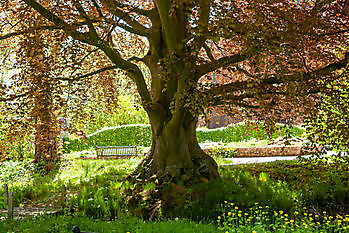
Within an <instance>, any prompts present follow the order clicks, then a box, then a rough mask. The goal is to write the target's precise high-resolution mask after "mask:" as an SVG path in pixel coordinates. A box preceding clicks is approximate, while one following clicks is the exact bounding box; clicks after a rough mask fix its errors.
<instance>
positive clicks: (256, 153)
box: [234, 146, 302, 158]
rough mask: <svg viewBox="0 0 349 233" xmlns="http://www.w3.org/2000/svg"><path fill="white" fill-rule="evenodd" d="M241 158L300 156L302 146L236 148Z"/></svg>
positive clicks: (237, 155)
mask: <svg viewBox="0 0 349 233" xmlns="http://www.w3.org/2000/svg"><path fill="white" fill-rule="evenodd" d="M234 150H235V151H236V153H237V154H236V155H235V156H234V158H239V157H270V156H298V155H300V154H301V153H302V147H301V146H268V147H246V148H244V147H242V148H234Z"/></svg>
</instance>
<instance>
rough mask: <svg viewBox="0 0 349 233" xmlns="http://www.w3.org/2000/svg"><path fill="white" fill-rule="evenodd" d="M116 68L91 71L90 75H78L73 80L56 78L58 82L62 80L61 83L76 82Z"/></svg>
mask: <svg viewBox="0 0 349 233" xmlns="http://www.w3.org/2000/svg"><path fill="white" fill-rule="evenodd" d="M117 68H118V67H117V66H107V67H103V68H101V69H99V70H95V71H92V72H90V73H87V74H84V75H80V76H77V77H74V78H56V79H58V80H62V81H71V82H73V81H77V80H80V79H84V78H87V77H90V76H93V75H96V74H99V73H102V72H104V71H107V70H113V69H117Z"/></svg>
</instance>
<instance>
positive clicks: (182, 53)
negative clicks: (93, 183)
mask: <svg viewBox="0 0 349 233" xmlns="http://www.w3.org/2000/svg"><path fill="white" fill-rule="evenodd" d="M8 4H9V5H11V4H12V7H13V6H16V5H17V4H21V5H23V6H24V8H23V9H21V11H23V10H24V9H25V10H26V11H27V12H31V13H32V14H33V15H38V14H39V15H40V16H41V17H42V18H43V21H42V22H43V23H42V24H40V25H36V26H35V27H27V26H28V25H25V26H26V27H24V28H15V29H17V30H15V31H13V32H12V34H11V33H10V34H7V35H3V36H1V38H7V37H9V36H11V35H19V34H24V33H28V32H33V31H42V30H59V31H63V32H64V33H65V34H66V35H67V36H69V38H71V40H73V41H74V43H78V42H80V43H81V44H79V45H77V46H81V47H83V46H86V47H85V48H93V49H96V50H98V51H100V52H102V53H103V54H104V59H103V61H101V62H99V63H97V64H96V67H95V69H94V71H92V72H90V73H87V74H86V75H83V76H82V77H83V78H86V77H87V76H90V75H95V74H100V73H101V72H104V71H107V70H111V69H119V70H122V72H123V73H124V74H126V75H127V76H128V77H129V78H130V79H131V80H132V81H133V82H134V83H135V85H136V87H137V91H138V93H139V95H140V98H141V101H142V105H143V107H144V109H145V111H146V112H147V114H148V117H149V120H150V123H151V126H152V135H153V140H152V146H151V150H150V152H149V154H148V155H147V156H146V157H145V158H144V160H143V161H142V162H141V164H140V166H139V167H138V169H137V170H136V171H135V172H134V174H133V176H132V177H133V178H134V179H133V178H132V177H130V182H137V180H147V181H156V182H157V183H160V184H164V183H170V185H169V187H167V188H166V189H161V188H163V187H164V186H161V185H160V190H157V193H156V194H154V195H155V196H156V197H158V198H159V199H161V200H163V201H162V202H156V203H153V204H154V206H153V207H154V208H155V209H156V207H158V206H162V207H165V208H168V209H172V208H174V207H175V206H176V205H177V204H178V205H180V203H182V202H181V197H183V196H184V193H185V187H187V186H191V185H193V184H194V183H197V182H204V181H207V180H211V179H216V178H218V177H219V174H218V172H217V165H216V163H215V161H214V160H213V159H212V158H210V157H209V156H207V155H206V154H205V153H204V152H203V151H202V150H201V148H200V146H199V144H198V143H197V140H196V135H195V129H196V123H197V117H198V114H199V113H200V112H202V109H203V107H205V106H212V105H231V106H232V108H236V109H238V110H241V111H242V110H244V111H248V112H249V113H250V114H253V115H254V116H256V117H258V118H260V119H264V120H265V121H266V122H267V123H270V124H269V125H270V126H272V125H273V122H275V120H278V119H280V118H282V117H285V116H287V114H286V113H287V112H288V110H291V109H309V107H311V106H312V105H313V101H314V100H315V99H316V98H317V97H318V96H317V93H318V92H319V91H320V89H319V87H318V82H319V81H320V80H323V81H325V82H326V80H327V78H328V77H330V76H331V74H332V72H334V71H337V70H340V69H343V68H345V67H346V66H347V63H348V60H349V53H348V52H344V53H343V56H341V57H340V58H338V57H336V56H335V54H334V49H335V48H336V47H338V46H340V45H342V43H344V41H345V40H343V38H345V35H346V34H347V33H348V25H347V23H348V15H347V13H346V11H345V1H297V2H295V1H288V0H279V1H274V0H273V1H271V0H267V1H265V0H263V1H253V2H246V1H207V0H187V1H180V0H177V1H170V0H153V1H150V0H149V1H137V0H124V1H106V0H90V1H88V0H81V1H79V0H71V1H58V0H56V1H49V2H48V1H40V0H23V1H20V0H18V1H8ZM25 7H28V8H25ZM12 13H13V15H11V16H10V17H18V15H19V16H20V12H17V11H13V12H12ZM125 38H126V41H127V43H125V44H122V45H120V44H119V43H118V41H121V40H122V39H125ZM102 64H103V67H101V65H102ZM142 67H146V69H144V68H142ZM144 70H145V71H147V73H149V74H150V75H149V76H150V80H147V77H148V76H147V75H146V73H145V72H144ZM213 73H220V74H224V75H225V77H226V78H225V80H224V82H221V83H212V81H211V77H212V76H211V75H212V74H213ZM72 79H74V80H77V79H79V78H78V77H76V78H72ZM105 92H108V91H105ZM110 92H111V93H113V91H112V90H110ZM133 197H135V198H137V197H139V196H138V195H137V194H135V193H133Z"/></svg>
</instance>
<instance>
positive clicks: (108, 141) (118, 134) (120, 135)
mask: <svg viewBox="0 0 349 233" xmlns="http://www.w3.org/2000/svg"><path fill="white" fill-rule="evenodd" d="M150 144H151V129H150V125H145V124H139V125H123V126H116V127H112V128H107V129H102V130H100V131H97V132H95V133H93V134H90V135H88V136H87V137H86V138H85V139H81V140H80V139H73V140H67V139H65V140H64V145H65V146H64V151H65V152H70V151H82V150H86V149H89V148H93V147H95V146H130V145H137V146H150Z"/></svg>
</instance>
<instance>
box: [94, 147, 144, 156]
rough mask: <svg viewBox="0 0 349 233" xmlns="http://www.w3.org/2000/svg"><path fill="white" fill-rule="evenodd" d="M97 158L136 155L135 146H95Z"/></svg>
mask: <svg viewBox="0 0 349 233" xmlns="http://www.w3.org/2000/svg"><path fill="white" fill-rule="evenodd" d="M96 152H97V157H105V156H130V155H138V151H137V147H136V146H96Z"/></svg>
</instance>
